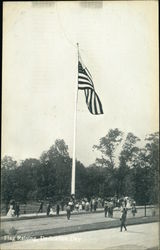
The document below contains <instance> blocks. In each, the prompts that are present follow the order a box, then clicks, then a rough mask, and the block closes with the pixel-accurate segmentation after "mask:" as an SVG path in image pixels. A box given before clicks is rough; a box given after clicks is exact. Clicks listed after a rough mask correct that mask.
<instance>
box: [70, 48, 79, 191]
mask: <svg viewBox="0 0 160 250" xmlns="http://www.w3.org/2000/svg"><path fill="white" fill-rule="evenodd" d="M77 52H78V62H79V44H78V43H77ZM77 81H78V77H77ZM75 86H76V89H75V109H74V131H73V158H72V180H71V195H73V196H75V178H76V128H77V101H78V82H77V83H76V84H75Z"/></svg>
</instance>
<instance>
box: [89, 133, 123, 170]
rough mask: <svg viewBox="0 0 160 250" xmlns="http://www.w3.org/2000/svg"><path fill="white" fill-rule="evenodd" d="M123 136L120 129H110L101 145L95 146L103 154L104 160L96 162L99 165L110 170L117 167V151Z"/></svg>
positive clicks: (101, 140) (102, 139)
mask: <svg viewBox="0 0 160 250" xmlns="http://www.w3.org/2000/svg"><path fill="white" fill-rule="evenodd" d="M122 135H123V133H122V132H121V131H120V130H119V129H118V128H116V129H110V130H109V132H108V134H107V135H106V136H105V137H102V138H101V139H100V142H99V145H94V146H93V148H94V149H97V150H99V151H100V152H101V153H102V158H101V159H97V160H96V162H97V163H98V164H100V165H101V166H107V167H109V168H114V167H115V150H116V148H117V146H118V145H119V144H120V142H121V141H122Z"/></svg>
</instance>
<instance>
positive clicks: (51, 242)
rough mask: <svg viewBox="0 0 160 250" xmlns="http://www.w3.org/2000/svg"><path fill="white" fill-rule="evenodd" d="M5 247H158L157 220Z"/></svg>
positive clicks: (141, 249) (126, 249) (131, 249)
mask: <svg viewBox="0 0 160 250" xmlns="http://www.w3.org/2000/svg"><path fill="white" fill-rule="evenodd" d="M8 249H10V250H11V249H12V250H14V249H16V250H19V249H30V250H32V249H46V250H47V249H103V250H157V249H159V248H158V223H157V222H155V223H147V224H141V225H130V226H127V231H126V232H125V231H123V232H120V230H119V228H111V229H104V230H95V231H90V232H82V233H74V234H68V235H61V236H55V237H46V238H40V239H30V240H24V241H17V242H9V243H5V244H2V245H1V250H8Z"/></svg>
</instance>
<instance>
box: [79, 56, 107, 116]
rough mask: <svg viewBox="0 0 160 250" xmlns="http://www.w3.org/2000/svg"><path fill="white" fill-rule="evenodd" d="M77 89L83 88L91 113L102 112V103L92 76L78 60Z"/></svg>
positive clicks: (97, 113)
mask: <svg viewBox="0 0 160 250" xmlns="http://www.w3.org/2000/svg"><path fill="white" fill-rule="evenodd" d="M78 89H80V90H84V94H85V98H86V104H87V106H88V109H89V111H90V112H91V114H93V115H99V114H103V108H102V104H101V101H100V99H99V97H98V95H97V93H96V91H95V89H94V85H93V81H92V76H91V74H90V73H89V71H88V69H87V68H86V67H85V68H83V66H82V64H81V62H80V61H79V62H78Z"/></svg>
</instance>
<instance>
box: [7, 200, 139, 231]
mask: <svg viewBox="0 0 160 250" xmlns="http://www.w3.org/2000/svg"><path fill="white" fill-rule="evenodd" d="M44 205H45V209H44ZM115 207H118V208H119V209H120V211H121V227H122V228H123V227H124V228H125V219H126V216H127V211H128V209H131V212H132V214H133V216H135V214H136V213H137V209H136V204H135V201H133V200H131V199H130V198H128V197H122V198H121V199H117V197H111V198H106V199H102V198H97V197H92V198H91V199H87V198H82V199H78V200H76V199H75V198H74V197H72V196H71V197H70V198H68V199H67V200H65V201H64V200H63V201H61V202H57V203H56V204H55V203H53V202H52V201H48V202H47V204H46V203H45V202H44V201H41V202H40V205H39V209H38V210H37V214H38V213H43V212H46V215H47V216H50V215H53V214H55V213H56V215H59V213H60V211H64V210H65V211H66V215H67V219H68V220H69V219H70V217H71V212H72V211H75V212H77V213H79V212H83V211H84V212H93V213H94V212H96V210H97V208H101V209H104V216H105V217H110V218H112V217H113V211H114V208H115ZM19 215H20V205H19V203H18V202H15V200H11V201H10V206H9V210H8V212H7V217H14V216H16V217H19ZM122 228H121V229H122ZM125 229H126V228H125Z"/></svg>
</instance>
